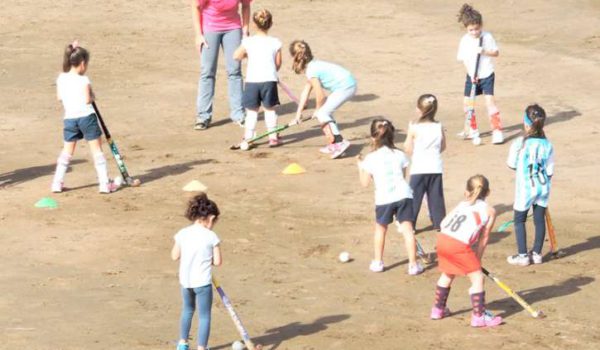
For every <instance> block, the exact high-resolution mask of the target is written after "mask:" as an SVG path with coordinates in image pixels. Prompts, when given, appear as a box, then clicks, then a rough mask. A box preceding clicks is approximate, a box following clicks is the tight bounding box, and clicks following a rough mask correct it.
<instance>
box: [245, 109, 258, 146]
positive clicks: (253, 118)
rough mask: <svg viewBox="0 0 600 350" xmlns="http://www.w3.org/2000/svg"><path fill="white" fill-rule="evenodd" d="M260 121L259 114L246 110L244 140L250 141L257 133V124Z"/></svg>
mask: <svg viewBox="0 0 600 350" xmlns="http://www.w3.org/2000/svg"><path fill="white" fill-rule="evenodd" d="M257 121H258V112H257V111H251V110H249V109H247V110H246V120H245V121H244V129H245V130H244V140H250V139H251V138H253V137H254V135H255V132H256V123H257Z"/></svg>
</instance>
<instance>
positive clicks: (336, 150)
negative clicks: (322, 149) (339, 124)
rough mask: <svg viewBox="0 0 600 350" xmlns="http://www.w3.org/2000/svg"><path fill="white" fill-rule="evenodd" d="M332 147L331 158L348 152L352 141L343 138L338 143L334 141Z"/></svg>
mask: <svg viewBox="0 0 600 350" xmlns="http://www.w3.org/2000/svg"><path fill="white" fill-rule="evenodd" d="M331 147H332V148H331V149H332V152H331V159H336V158H338V157H339V156H341V155H342V154H344V152H346V150H347V149H348V147H350V142H349V141H348V140H343V141H340V142H338V143H334V144H333V145H331Z"/></svg>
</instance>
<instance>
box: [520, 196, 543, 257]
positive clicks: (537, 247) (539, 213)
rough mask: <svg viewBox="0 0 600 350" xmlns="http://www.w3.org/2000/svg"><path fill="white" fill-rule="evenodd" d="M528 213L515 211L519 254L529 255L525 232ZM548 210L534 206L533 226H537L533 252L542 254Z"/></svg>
mask: <svg viewBox="0 0 600 350" xmlns="http://www.w3.org/2000/svg"><path fill="white" fill-rule="evenodd" d="M527 212H529V210H525V211H517V210H515V217H514V220H515V233H516V237H517V248H518V249H519V254H527V232H526V231H525V221H527ZM545 217H546V208H544V207H540V206H539V205H535V204H534V205H533V224H534V225H535V241H534V243H533V251H534V252H536V253H538V254H542V246H543V245H544V238H545V237H546V220H545Z"/></svg>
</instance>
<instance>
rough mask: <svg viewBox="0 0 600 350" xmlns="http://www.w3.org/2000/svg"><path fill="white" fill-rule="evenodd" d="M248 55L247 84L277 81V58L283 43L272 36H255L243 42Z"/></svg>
mask: <svg viewBox="0 0 600 350" xmlns="http://www.w3.org/2000/svg"><path fill="white" fill-rule="evenodd" d="M242 46H243V47H244V48H245V49H246V53H247V54H248V68H247V69H246V82H248V83H262V82H267V81H277V80H278V79H277V67H276V66H275V56H276V55H277V52H278V51H279V50H281V41H280V40H279V39H277V38H274V37H271V36H263V35H253V36H250V37H247V38H244V39H243V40H242Z"/></svg>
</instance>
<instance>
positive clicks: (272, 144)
mask: <svg viewBox="0 0 600 350" xmlns="http://www.w3.org/2000/svg"><path fill="white" fill-rule="evenodd" d="M282 144H283V142H281V139H280V138H279V137H277V138H276V139H269V147H279V146H281V145H282Z"/></svg>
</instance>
